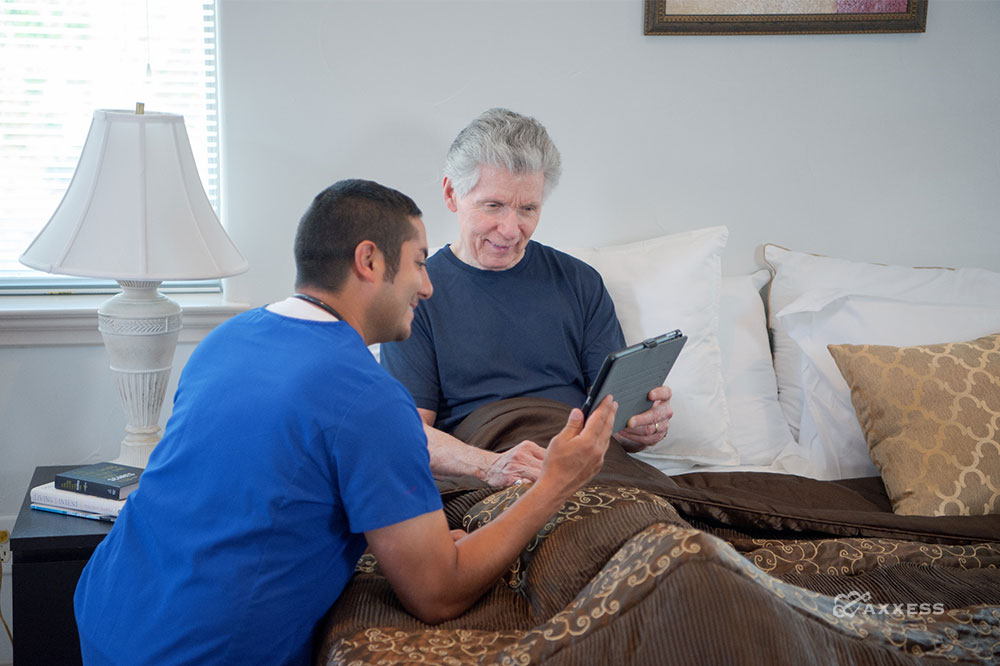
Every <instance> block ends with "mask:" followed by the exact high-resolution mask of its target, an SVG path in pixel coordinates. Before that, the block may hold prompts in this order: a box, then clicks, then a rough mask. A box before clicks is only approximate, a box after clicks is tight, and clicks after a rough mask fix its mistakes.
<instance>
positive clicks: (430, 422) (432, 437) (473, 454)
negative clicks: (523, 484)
mask: <svg viewBox="0 0 1000 666" xmlns="http://www.w3.org/2000/svg"><path fill="white" fill-rule="evenodd" d="M417 411H418V412H419V413H420V418H421V419H422V420H423V422H424V432H425V433H427V450H428V451H429V452H430V456H431V471H432V472H434V474H435V475H436V476H465V475H471V476H475V477H476V478H477V479H479V480H481V481H484V482H485V483H487V484H489V485H491V486H494V487H496V488H503V487H506V486H510V485H513V484H515V483H517V482H518V481H535V480H536V479H538V475H539V474H540V473H541V471H542V461H543V460H545V449H543V448H542V447H540V446H538V444H536V443H534V442H532V441H531V440H527V439H526V440H524V441H523V442H521V443H520V444H518V445H517V446H515V447H514V448H512V449H510V450H508V451H505V452H504V453H495V452H493V451H484V450H483V449H477V448H476V447H474V446H469V445H468V444H466V443H465V442H463V441H461V440H460V439H456V438H455V437H452V436H451V435H449V434H448V433H446V432H444V431H443V430H438V429H437V428H435V427H434V422H435V420H436V419H437V412H434V411H431V410H429V409H419V408H418V409H417Z"/></svg>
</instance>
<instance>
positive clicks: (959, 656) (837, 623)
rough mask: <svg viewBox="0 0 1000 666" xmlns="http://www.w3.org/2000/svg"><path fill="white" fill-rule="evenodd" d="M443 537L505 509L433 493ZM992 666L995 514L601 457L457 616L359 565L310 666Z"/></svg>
mask: <svg viewBox="0 0 1000 666" xmlns="http://www.w3.org/2000/svg"><path fill="white" fill-rule="evenodd" d="M568 409H569V408H568V407H565V406H563V405H561V404H559V403H554V402H551V401H545V400H535V399H523V398H518V399H514V400H507V401H503V402H500V403H496V404H494V405H490V406H487V407H484V408H482V409H480V410H478V411H477V412H475V413H474V414H472V415H471V416H470V417H469V418H468V419H466V420H465V422H463V423H462V425H461V426H460V428H459V430H458V431H457V432H456V435H458V436H459V437H460V438H462V439H464V440H465V441H467V442H469V443H471V444H475V445H477V446H481V447H485V448H491V449H495V450H504V449H506V448H509V447H511V446H514V445H516V444H517V443H518V442H520V441H522V440H523V439H532V440H534V441H537V442H539V443H544V442H547V441H548V440H549V439H550V438H551V437H552V436H553V435H554V434H555V433H556V432H558V431H559V429H560V428H561V427H562V424H563V423H565V419H566V415H567V412H568ZM439 485H440V487H441V491H442V497H443V499H444V502H445V512H446V514H447V515H448V519H449V522H450V523H451V525H452V527H462V528H464V529H466V530H473V529H476V528H477V527H479V526H481V525H483V524H485V523H487V522H489V521H490V520H491V519H493V518H494V517H495V516H496V515H498V514H499V513H500V512H502V511H503V510H504V508H505V507H507V506H509V505H510V503H512V502H513V501H515V500H516V499H517V496H518V494H519V493H520V492H523V489H522V488H508V489H502V490H497V489H494V488H486V487H483V486H482V484H480V483H478V482H477V481H475V480H474V479H448V480H441V481H439ZM925 662H927V663H937V662H940V663H945V662H950V663H975V664H986V663H1000V516H983V517H961V518H952V517H948V518H922V517H910V516H896V515H895V514H893V513H892V511H891V509H890V506H889V503H888V499H887V498H886V496H885V492H884V489H883V488H882V484H881V482H880V480H879V479H877V478H876V479H856V480H849V481H839V482H830V481H825V482H824V481H814V480H811V479H804V478H800V477H794V476H787V475H782V474H763V473H751V472H742V473H739V472H734V473H711V474H709V473H703V474H687V475H683V476H677V477H666V476H664V475H663V474H661V473H659V472H658V471H656V470H655V469H653V468H652V467H650V466H648V465H645V464H644V463H641V462H639V461H637V460H635V459H634V458H632V457H631V456H629V455H628V454H626V453H625V452H624V451H622V450H621V449H620V448H618V447H616V446H614V445H613V446H612V448H611V449H610V450H609V452H608V455H607V457H606V461H605V465H604V468H603V469H602V471H601V473H600V474H599V475H598V476H597V477H596V478H595V479H594V481H593V484H592V485H590V486H588V487H587V488H585V489H584V490H581V491H580V492H578V493H577V494H576V495H575V496H574V497H573V498H572V499H571V500H570V501H568V502H567V503H566V504H565V506H564V507H563V509H562V511H561V512H560V513H559V514H558V515H557V516H555V517H554V518H553V519H552V520H551V521H550V522H549V523H548V524H547V525H546V526H545V527H544V528H543V529H542V530H541V532H539V534H538V535H537V537H536V538H535V539H534V540H533V541H532V542H531V543H530V544H529V545H528V546H527V547H526V548H525V549H524V551H523V552H522V553H521V556H520V557H519V558H518V560H517V561H516V562H514V563H513V564H512V565H511V568H510V570H509V571H508V573H507V574H506V576H505V577H504V578H503V579H502V580H500V581H498V582H497V584H496V585H495V586H494V587H493V588H492V589H491V590H490V591H489V592H487V594H486V595H485V596H484V597H483V598H482V599H480V600H479V602H477V603H476V604H475V605H474V606H473V607H472V608H471V609H470V610H469V611H467V612H466V613H465V614H463V615H462V616H460V617H458V618H456V619H454V620H451V621H449V622H445V623H443V624H440V625H437V626H429V625H426V624H423V623H422V622H420V621H419V620H417V619H415V618H414V617H413V616H411V615H409V614H408V613H406V611H404V610H403V608H402V607H401V605H400V604H399V602H398V600H397V599H396V598H395V596H394V594H393V593H392V590H391V589H390V587H389V585H388V583H387V582H386V580H385V578H384V577H383V576H382V575H380V573H379V569H378V564H377V562H375V560H374V558H372V557H371V556H370V555H365V556H364V557H363V558H362V559H361V561H360V562H359V563H358V567H357V572H356V574H355V576H354V578H353V579H352V580H351V582H350V584H349V585H348V587H347V589H346V590H345V591H344V594H343V595H342V596H341V598H340V600H339V601H338V602H337V603H336V604H335V605H334V607H333V608H332V609H331V610H330V613H329V614H328V616H327V618H326V619H325V620H324V621H323V622H322V623H321V624H320V625H319V627H317V636H316V651H315V663H316V664H324V665H325V664H401V663H407V664H412V663H427V664H553V665H555V664H566V665H579V664H651V665H660V664H674V663H676V664H698V663H700V664H716V663H719V664H726V663H728V664H796V665H799V664H911V663H925Z"/></svg>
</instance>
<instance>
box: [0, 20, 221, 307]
mask: <svg viewBox="0 0 1000 666" xmlns="http://www.w3.org/2000/svg"><path fill="white" fill-rule="evenodd" d="M136 102H143V103H144V104H145V105H146V109H147V110H148V111H165V112H170V113H179V114H182V115H183V116H184V121H185V125H186V126H187V131H188V136H189V137H190V140H191V148H192V150H193V151H194V155H195V160H196V161H197V163H198V171H199V173H200V174H201V178H202V183H203V184H204V186H205V191H206V192H207V193H208V196H209V199H210V200H211V201H212V204H213V205H214V206H215V209H216V211H218V210H219V200H218V196H219V160H218V104H217V81H216V47H215V6H214V4H213V3H212V2H206V1H205V0H146V1H145V2H140V1H138V0H6V1H5V2H4V3H3V4H2V9H0V155H2V159H0V288H3V289H4V293H12V292H14V293H23V292H25V291H31V290H33V289H34V290H41V291H45V290H52V289H57V290H60V291H66V290H72V291H94V290H103V289H106V290H109V291H117V285H114V283H110V284H109V285H106V286H105V287H104V288H102V286H101V285H100V283H95V281H94V280H89V279H84V278H71V277H64V276H54V275H49V274H47V273H40V272H38V271H34V270H32V269H30V268H28V267H27V266H23V265H22V264H21V263H19V262H18V257H19V256H20V255H21V253H22V252H23V251H24V250H25V249H26V248H27V247H28V245H29V244H30V243H31V240H32V239H33V238H34V237H35V235H36V234H37V233H38V232H39V231H40V230H41V228H42V227H43V226H44V225H45V223H46V222H47V221H48V219H49V217H50V216H51V215H52V213H53V211H55V209H56V206H58V204H59V201H60V200H61V199H62V195H63V192H64V191H65V190H66V187H67V186H68V185H69V181H70V179H71V178H72V176H73V171H74V169H75V168H76V162H77V159H78V158H79V156H80V152H81V150H82V149H83V143H84V140H85V139H86V137H87V129H88V128H89V126H90V120H91V118H92V117H93V113H94V111H95V110H96V109H134V108H135V104H136ZM183 284H184V285H185V286H188V285H191V283H183ZM217 285H218V282H212V283H208V286H209V287H210V288H214V289H217V288H218V287H217ZM191 286H195V287H196V288H197V287H198V286H200V287H201V288H202V289H204V288H205V287H206V285H205V284H201V285H191Z"/></svg>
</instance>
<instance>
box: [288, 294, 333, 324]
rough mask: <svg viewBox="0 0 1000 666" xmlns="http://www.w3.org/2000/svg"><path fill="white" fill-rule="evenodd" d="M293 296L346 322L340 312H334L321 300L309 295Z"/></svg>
mask: <svg viewBox="0 0 1000 666" xmlns="http://www.w3.org/2000/svg"><path fill="white" fill-rule="evenodd" d="M293 296H294V297H295V298H298V299H300V300H303V301H305V302H306V303H312V304H313V305H315V306H316V307H318V308H320V309H321V310H326V311H327V312H329V313H330V314H332V315H333V316H334V317H336V318H337V319H339V320H340V321H343V320H344V318H343V317H341V316H340V313H339V312H337V311H336V310H334V309H333V308H331V307H330V306H329V305H327V304H326V303H324V302H323V301H321V300H319V299H318V298H316V297H314V296H310V295H309V294H293Z"/></svg>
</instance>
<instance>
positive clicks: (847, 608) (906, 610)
mask: <svg viewBox="0 0 1000 666" xmlns="http://www.w3.org/2000/svg"><path fill="white" fill-rule="evenodd" d="M871 600H872V593H871V592H858V591H857V590H851V591H850V592H846V593H841V594H838V595H837V596H835V597H834V598H833V614H834V615H835V616H836V617H854V616H855V615H858V614H861V615H890V616H893V617H896V618H901V617H906V616H908V615H931V614H932V613H943V612H944V604H942V603H936V604H931V603H919V604H873V603H872V602H871Z"/></svg>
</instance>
